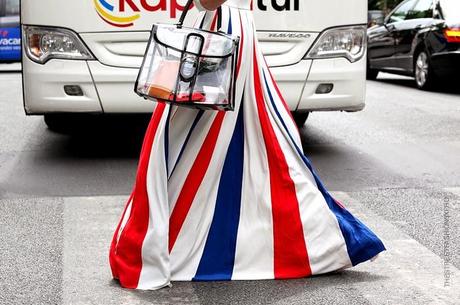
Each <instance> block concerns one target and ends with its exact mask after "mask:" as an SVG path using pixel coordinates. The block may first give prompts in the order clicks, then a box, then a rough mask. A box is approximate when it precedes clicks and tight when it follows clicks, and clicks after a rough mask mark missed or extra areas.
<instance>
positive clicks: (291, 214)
mask: <svg viewBox="0 0 460 305" xmlns="http://www.w3.org/2000/svg"><path fill="white" fill-rule="evenodd" d="M261 81H262V80H261V75H260V73H259V66H258V63H257V55H256V51H255V48H254V90H255V95H256V102H257V109H258V113H259V120H260V124H261V129H262V134H263V138H264V141H265V146H266V151H267V159H268V167H269V171H270V190H271V202H272V215H273V246H274V273H275V279H283V278H297V277H304V276H309V275H311V268H310V263H309V259H308V253H307V246H306V244H305V239H304V233H303V227H302V222H301V219H300V211H299V202H298V200H297V196H296V189H295V184H294V182H293V180H292V178H291V176H290V175H289V167H288V164H287V161H286V158H285V156H284V154H283V151H282V149H281V146H280V144H279V142H278V140H277V137H276V134H275V131H274V129H273V126H272V125H271V122H270V118H269V117H268V113H267V108H266V106H265V99H264V93H263V91H262V85H261ZM267 90H269V88H267Z"/></svg>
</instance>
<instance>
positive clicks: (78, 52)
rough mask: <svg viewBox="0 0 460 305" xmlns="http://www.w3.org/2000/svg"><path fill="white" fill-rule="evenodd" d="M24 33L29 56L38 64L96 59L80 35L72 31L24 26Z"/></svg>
mask: <svg viewBox="0 0 460 305" xmlns="http://www.w3.org/2000/svg"><path fill="white" fill-rule="evenodd" d="M22 33H23V41H24V49H25V51H26V54H27V56H28V57H29V58H30V59H31V60H33V61H35V62H37V63H40V64H44V63H46V62H47V61H48V60H50V59H52V58H59V59H94V57H93V55H92V54H91V52H90V51H89V50H88V48H87V47H86V46H85V44H84V43H83V42H82V41H81V40H80V38H79V37H78V35H77V34H76V33H74V32H73V31H71V30H67V29H61V28H51V27H37V26H23V28H22Z"/></svg>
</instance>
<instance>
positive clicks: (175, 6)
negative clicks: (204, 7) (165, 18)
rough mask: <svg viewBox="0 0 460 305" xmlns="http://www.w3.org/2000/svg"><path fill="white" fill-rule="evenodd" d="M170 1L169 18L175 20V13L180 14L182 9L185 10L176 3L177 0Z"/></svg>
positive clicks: (183, 6)
mask: <svg viewBox="0 0 460 305" xmlns="http://www.w3.org/2000/svg"><path fill="white" fill-rule="evenodd" d="M170 1H171V6H170V9H171V12H170V15H169V16H170V17H171V18H176V16H177V11H180V12H182V11H183V10H184V8H185V4H184V5H180V4H179V3H177V0H170ZM192 7H193V3H192Z"/></svg>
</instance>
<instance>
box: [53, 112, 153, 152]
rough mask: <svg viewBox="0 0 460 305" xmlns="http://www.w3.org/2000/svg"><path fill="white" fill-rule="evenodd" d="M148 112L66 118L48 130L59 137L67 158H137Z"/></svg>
mask: <svg viewBox="0 0 460 305" xmlns="http://www.w3.org/2000/svg"><path fill="white" fill-rule="evenodd" d="M150 117H151V114H136V115H89V116H81V117H72V118H69V122H67V124H65V125H63V126H60V127H59V128H53V130H50V132H54V133H56V134H60V135H61V136H62V137H60V139H61V144H62V146H61V147H60V148H61V149H62V151H61V152H62V153H63V154H66V157H70V158H72V157H74V158H85V159H86V158H88V159H90V158H95V159H99V158H127V159H132V158H138V157H139V154H140V151H141V147H142V141H143V138H144V134H145V131H146V129H147V126H148V123H149V121H150Z"/></svg>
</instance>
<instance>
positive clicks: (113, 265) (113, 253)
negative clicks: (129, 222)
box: [109, 190, 134, 279]
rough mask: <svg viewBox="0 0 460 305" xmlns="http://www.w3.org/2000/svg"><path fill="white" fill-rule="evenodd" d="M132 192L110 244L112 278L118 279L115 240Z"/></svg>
mask: <svg viewBox="0 0 460 305" xmlns="http://www.w3.org/2000/svg"><path fill="white" fill-rule="evenodd" d="M133 195H134V190H133V191H132V192H131V196H129V199H128V201H127V202H126V204H125V208H124V209H123V214H122V215H121V219H120V221H119V222H118V225H117V228H116V229H115V233H114V234H113V238H112V243H111V244H110V253H109V262H110V269H111V270H112V275H113V277H114V278H116V279H117V278H118V268H117V262H116V257H115V256H116V247H117V239H118V232H120V227H121V223H122V222H123V219H124V218H125V215H126V210H128V205H129V203H130V202H131V199H133Z"/></svg>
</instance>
